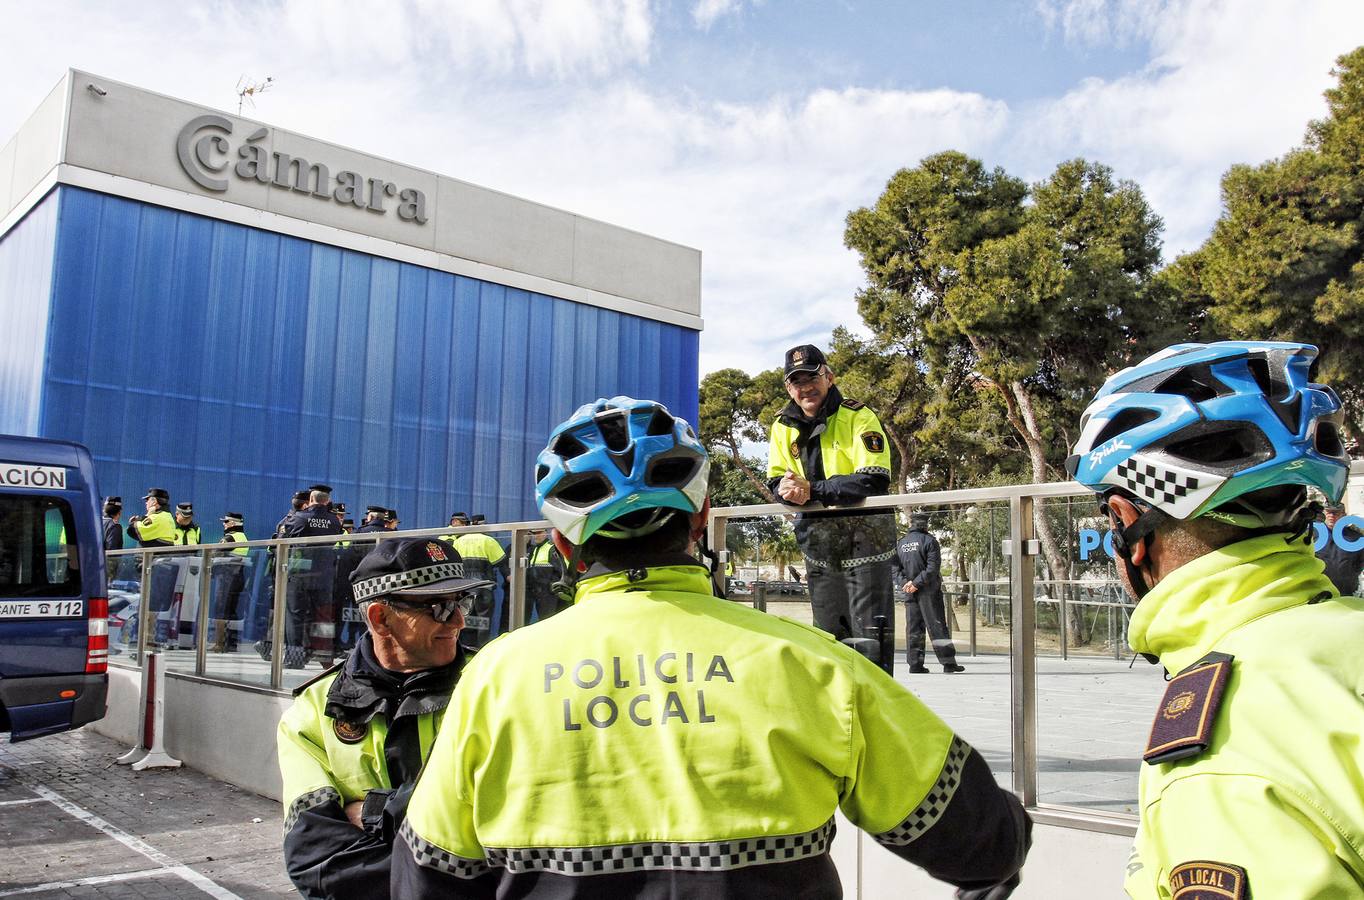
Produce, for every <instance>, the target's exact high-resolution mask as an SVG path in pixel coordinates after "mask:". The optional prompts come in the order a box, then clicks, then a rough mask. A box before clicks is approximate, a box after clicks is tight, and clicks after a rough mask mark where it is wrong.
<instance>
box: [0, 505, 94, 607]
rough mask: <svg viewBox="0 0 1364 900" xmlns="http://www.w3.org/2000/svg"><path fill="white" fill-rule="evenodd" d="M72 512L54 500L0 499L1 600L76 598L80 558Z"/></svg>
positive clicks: (79, 588)
mask: <svg viewBox="0 0 1364 900" xmlns="http://www.w3.org/2000/svg"><path fill="white" fill-rule="evenodd" d="M76 550H77V548H76V527H75V521H74V519H73V518H72V515H71V507H70V505H69V504H68V503H67V502H66V501H65V500H61V499H59V498H57V497H33V496H27V495H18V494H7V495H0V597H5V598H8V599H17V598H20V597H74V596H78V595H79V594H80V592H81V578H80V556H79V554H78V553H77V552H76Z"/></svg>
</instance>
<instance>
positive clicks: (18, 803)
mask: <svg viewBox="0 0 1364 900" xmlns="http://www.w3.org/2000/svg"><path fill="white" fill-rule="evenodd" d="M46 802H47V801H46V800H44V799H43V798H42V797H29V798H27V799H25V800H0V806H23V805H24V804H25V803H46Z"/></svg>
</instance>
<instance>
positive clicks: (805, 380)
mask: <svg viewBox="0 0 1364 900" xmlns="http://www.w3.org/2000/svg"><path fill="white" fill-rule="evenodd" d="M823 378H824V373H823V372H814V373H810V372H799V373H797V374H795V375H792V376H791V377H790V378H788V379H786V383H787V384H790V385H794V386H795V387H804V386H805V385H807V384H814V383H815V382H816V381H821V380H823Z"/></svg>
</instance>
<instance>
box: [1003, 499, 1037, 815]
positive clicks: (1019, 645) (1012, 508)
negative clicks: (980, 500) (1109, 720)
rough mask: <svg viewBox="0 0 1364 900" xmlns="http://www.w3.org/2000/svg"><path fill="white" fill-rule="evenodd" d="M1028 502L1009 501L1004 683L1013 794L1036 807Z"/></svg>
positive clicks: (1033, 548)
mask: <svg viewBox="0 0 1364 900" xmlns="http://www.w3.org/2000/svg"><path fill="white" fill-rule="evenodd" d="M1034 509H1035V502H1034V498H1033V497H1031V496H1029V495H1026V494H1022V495H1018V496H1014V497H1011V498H1010V499H1009V542H1010V544H1009V549H1010V551H1011V552H1010V554H1009V600H1010V606H1011V610H1010V616H1009V618H1010V619H1011V620H1012V621H1011V622H1010V630H1011V640H1010V642H1009V645H1010V654H1011V657H1012V658H1011V660H1010V668H1011V669H1012V677H1011V678H1010V679H1009V688H1010V691H1009V693H1010V700H1011V708H1012V710H1013V715H1012V717H1011V720H1010V729H1011V732H1012V734H1011V737H1012V748H1013V775H1014V777H1013V782H1014V792H1015V793H1017V794H1018V795H1019V797H1020V798H1021V799H1022V800H1023V805H1024V806H1036V805H1037V703H1036V701H1037V652H1036V650H1037V648H1036V640H1037V607H1036V605H1035V601H1036V591H1035V587H1036V585H1035V577H1036V573H1035V571H1034V557H1035V556H1036V555H1037V552H1038V547H1037V539H1036V537H1035V536H1034V535H1035V529H1036V524H1037V523H1036V521H1035V520H1034Z"/></svg>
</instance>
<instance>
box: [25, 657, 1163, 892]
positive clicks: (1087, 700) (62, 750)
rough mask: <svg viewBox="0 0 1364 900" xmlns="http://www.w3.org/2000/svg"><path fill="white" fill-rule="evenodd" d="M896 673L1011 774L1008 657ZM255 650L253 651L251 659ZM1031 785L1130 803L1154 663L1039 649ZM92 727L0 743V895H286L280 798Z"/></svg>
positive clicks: (1064, 800)
mask: <svg viewBox="0 0 1364 900" xmlns="http://www.w3.org/2000/svg"><path fill="white" fill-rule="evenodd" d="M903 659H904V658H903V656H900V657H899V659H898V660H897V667H898V669H897V677H898V678H899V679H900V681H902V682H904V683H905V684H907V685H908V686H909V687H910V688H911V689H912V690H914V691H915V692H916V693H917V694H918V695H919V696H920V697H921V698H922V699H923V700H924V702H925V703H927V704H928V705H929V706H930V707H931V708H932V709H934V710H935V711H937V712H938V713H939V714H940V715H942V716H943V717H944V718H945V719H947V721H948V722H949V723H950V724H951V725H952V726H953V727H954V728H955V729H956V730H957V731H958V732H959V733H960V734H961V735H962V736H963V737H964V738H966V740H968V741H970V742H971V743H972V744H973V745H974V746H975V747H977V748H978V749H979V750H980V751H981V752H982V754H983V755H984V756H985V758H986V760H987V761H988V762H989V763H990V765H991V767H992V768H993V769H994V770H995V773H996V775H997V776H998V777H999V779H1000V781H1001V783H1003V784H1006V785H1007V784H1009V783H1010V778H1011V774H1010V773H1011V771H1012V759H1011V756H1010V752H1009V715H1008V710H1009V704H1010V694H1009V680H1010V679H1009V660H1008V658H1007V657H1001V656H992V657H970V656H965V655H963V656H962V657H961V662H963V663H964V664H965V665H966V667H967V669H966V671H965V672H964V673H962V674H959V675H950V676H949V675H944V674H942V673H941V669H940V667H939V666H937V665H935V664H931V668H932V674H929V675H910V674H908V672H906V671H905V668H904V665H903ZM257 662H258V661H257ZM1038 671H1039V675H1038V747H1039V753H1038V756H1039V775H1038V778H1039V791H1040V794H1041V799H1042V801H1043V802H1045V803H1056V804H1066V805H1071V806H1080V807H1085V808H1090V809H1100V810H1109V811H1115V812H1129V813H1130V812H1133V811H1134V804H1135V800H1136V793H1137V762H1136V761H1137V759H1138V757H1139V755H1140V752H1141V748H1142V746H1143V744H1144V742H1145V739H1146V733H1147V729H1148V727H1149V723H1150V717H1151V714H1152V711H1153V710H1154V709H1155V707H1156V704H1157V701H1158V699H1159V697H1160V694H1161V691H1162V690H1163V687H1164V683H1163V681H1162V678H1161V671H1160V670H1159V669H1158V668H1155V667H1152V666H1150V665H1147V664H1145V663H1138V665H1136V666H1134V667H1131V668H1129V667H1128V665H1127V663H1126V661H1116V660H1112V659H1092V658H1091V659H1076V658H1072V659H1070V660H1067V661H1063V660H1060V659H1042V660H1040V661H1039V663H1038ZM123 749H124V748H123V747H121V746H119V745H118V744H116V743H114V742H113V741H110V740H108V739H106V738H104V737H101V736H100V735H97V734H95V733H93V732H91V731H88V730H85V731H78V732H75V733H73V734H69V735H64V736H57V737H51V738H44V739H40V740H35V741H30V742H27V743H22V744H8V743H2V744H0V898H6V897H11V896H24V897H33V898H44V900H46V898H57V897H63V898H65V897H104V898H160V897H166V898H174V897H193V896H199V895H201V894H208V895H209V896H214V897H220V898H232V897H241V898H257V897H290V896H297V895H296V894H294V892H293V890H292V888H291V886H290V885H289V882H288V879H287V877H286V876H285V875H284V872H283V863H282V860H281V855H280V811H279V808H278V806H277V805H276V804H275V803H274V802H272V801H269V800H266V799H264V798H261V797H258V796H256V795H254V794H250V793H247V792H245V791H241V790H239V789H237V788H234V787H233V786H231V785H228V784H224V783H222V782H219V781H215V780H214V779H212V778H209V777H208V776H206V775H202V774H200V773H198V772H196V771H193V770H191V769H188V768H183V769H175V770H160V771H152V772H144V773H136V772H133V771H132V770H131V769H129V768H127V767H125V766H116V765H114V764H113V762H112V761H113V759H114V758H115V757H116V756H117V755H118V754H119V753H121V752H122V751H123Z"/></svg>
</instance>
